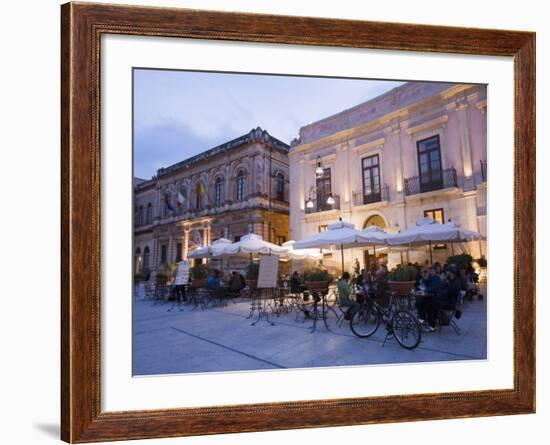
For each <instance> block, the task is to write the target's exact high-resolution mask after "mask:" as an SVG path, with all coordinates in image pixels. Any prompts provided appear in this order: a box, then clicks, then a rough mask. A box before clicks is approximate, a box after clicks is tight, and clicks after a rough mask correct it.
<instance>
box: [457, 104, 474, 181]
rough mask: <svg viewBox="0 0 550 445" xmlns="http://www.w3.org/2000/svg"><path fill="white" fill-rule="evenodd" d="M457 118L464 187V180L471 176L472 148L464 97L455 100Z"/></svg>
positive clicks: (469, 178) (468, 179) (466, 105)
mask: <svg viewBox="0 0 550 445" xmlns="http://www.w3.org/2000/svg"><path fill="white" fill-rule="evenodd" d="M454 110H455V112H456V116H457V118H458V133H459V137H460V154H461V155H462V169H463V171H462V173H463V174H464V181H465V184H464V186H465V188H466V187H467V184H466V182H468V181H470V180H471V178H472V173H473V169H472V149H471V143H470V128H469V125H468V114H467V113H468V102H466V98H462V99H459V100H457V101H456V103H455V108H454Z"/></svg>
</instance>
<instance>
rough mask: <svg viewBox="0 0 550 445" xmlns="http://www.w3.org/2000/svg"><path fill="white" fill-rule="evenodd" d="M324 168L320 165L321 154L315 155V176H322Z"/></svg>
mask: <svg viewBox="0 0 550 445" xmlns="http://www.w3.org/2000/svg"><path fill="white" fill-rule="evenodd" d="M323 173H324V170H323V166H322V165H321V156H317V167H315V176H317V177H318V178H321V177H322V176H323Z"/></svg>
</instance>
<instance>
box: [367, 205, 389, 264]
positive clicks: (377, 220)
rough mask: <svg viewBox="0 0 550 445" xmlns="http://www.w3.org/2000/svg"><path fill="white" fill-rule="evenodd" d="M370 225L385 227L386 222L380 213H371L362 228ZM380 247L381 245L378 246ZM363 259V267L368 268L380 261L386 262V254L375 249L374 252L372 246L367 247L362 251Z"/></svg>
mask: <svg viewBox="0 0 550 445" xmlns="http://www.w3.org/2000/svg"><path fill="white" fill-rule="evenodd" d="M370 226H377V227H380V228H381V229H386V222H385V221H384V218H382V217H381V216H380V215H372V216H370V217H369V218H367V220H366V221H365V224H364V225H363V229H367V228H369V227H370ZM380 247H382V246H380ZM363 261H364V266H365V269H367V270H370V269H371V268H372V266H373V265H374V266H378V264H380V263H384V264H387V262H388V254H387V253H382V252H378V250H376V254H375V251H374V248H373V247H369V248H368V249H365V250H364V251H363Z"/></svg>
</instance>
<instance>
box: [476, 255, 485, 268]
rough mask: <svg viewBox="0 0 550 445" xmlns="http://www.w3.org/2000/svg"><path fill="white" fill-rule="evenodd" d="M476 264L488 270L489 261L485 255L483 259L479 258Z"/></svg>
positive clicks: (482, 256)
mask: <svg viewBox="0 0 550 445" xmlns="http://www.w3.org/2000/svg"><path fill="white" fill-rule="evenodd" d="M476 263H477V265H478V266H479V267H480V268H481V269H486V268H487V259H486V258H485V255H481V258H478V259H477V260H476Z"/></svg>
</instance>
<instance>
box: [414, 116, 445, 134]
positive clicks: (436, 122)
mask: <svg viewBox="0 0 550 445" xmlns="http://www.w3.org/2000/svg"><path fill="white" fill-rule="evenodd" d="M448 120H449V116H448V115H446V114H444V115H443V116H439V117H436V118H435V119H432V120H429V121H427V122H423V123H421V124H419V125H415V126H414V127H409V128H405V132H406V133H407V134H408V135H409V136H411V135H413V134H415V133H420V132H421V131H425V130H430V129H433V128H445V125H447V121H448Z"/></svg>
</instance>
